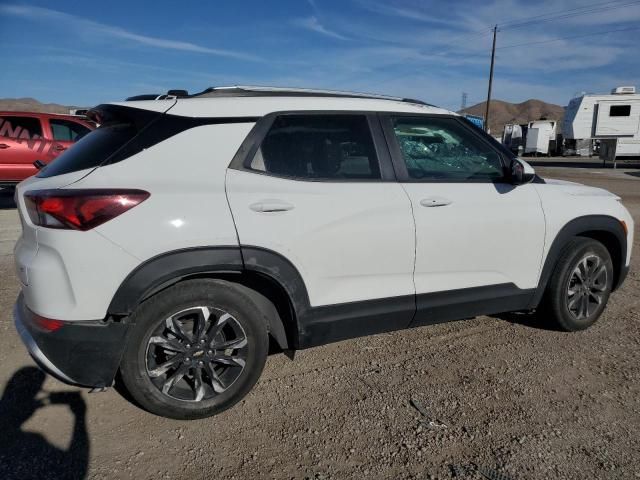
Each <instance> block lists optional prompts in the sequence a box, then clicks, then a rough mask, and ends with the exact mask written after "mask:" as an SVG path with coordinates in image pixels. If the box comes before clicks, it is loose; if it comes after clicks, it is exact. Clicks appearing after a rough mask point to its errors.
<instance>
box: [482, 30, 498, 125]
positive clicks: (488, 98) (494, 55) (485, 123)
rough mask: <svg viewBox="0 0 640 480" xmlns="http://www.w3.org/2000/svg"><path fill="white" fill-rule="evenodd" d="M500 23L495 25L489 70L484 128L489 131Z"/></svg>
mask: <svg viewBox="0 0 640 480" xmlns="http://www.w3.org/2000/svg"><path fill="white" fill-rule="evenodd" d="M497 33H498V25H494V27H493V46H492V47H491V69H490V70H489V91H488V92H487V105H486V109H485V111H484V130H485V132H487V133H488V132H489V107H490V106H491V87H492V86H493V64H494V62H495V59H496V34H497Z"/></svg>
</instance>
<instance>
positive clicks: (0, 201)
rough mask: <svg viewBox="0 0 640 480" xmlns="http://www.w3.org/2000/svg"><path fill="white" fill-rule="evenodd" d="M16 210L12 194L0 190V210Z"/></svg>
mask: <svg viewBox="0 0 640 480" xmlns="http://www.w3.org/2000/svg"><path fill="white" fill-rule="evenodd" d="M6 208H16V202H14V201H13V192H7V191H5V190H0V209H6Z"/></svg>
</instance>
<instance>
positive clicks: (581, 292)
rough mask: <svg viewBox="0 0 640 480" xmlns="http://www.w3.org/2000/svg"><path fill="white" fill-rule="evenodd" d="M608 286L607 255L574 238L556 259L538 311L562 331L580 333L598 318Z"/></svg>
mask: <svg viewBox="0 0 640 480" xmlns="http://www.w3.org/2000/svg"><path fill="white" fill-rule="evenodd" d="M612 285H613V264H612V262H611V255H610V254H609V251H608V250H607V249H606V248H605V246H604V245H602V244H601V243H600V242H598V241H596V240H593V239H590V238H581V237H576V238H575V239H573V240H572V241H571V242H570V243H569V244H568V245H567V246H566V247H565V249H564V251H563V253H562V255H561V256H560V259H559V260H558V263H557V265H556V267H555V270H554V271H553V274H552V275H551V278H550V280H549V283H548V285H547V290H546V292H545V295H544V297H543V299H542V302H541V305H540V309H539V310H540V312H541V313H542V315H543V318H544V319H545V320H546V321H548V322H550V323H551V324H553V325H554V326H556V327H559V328H560V329H562V330H566V331H576V330H583V329H585V328H588V327H589V326H591V325H593V324H594V323H595V322H596V320H598V318H599V317H600V315H601V314H602V312H603V310H604V308H605V306H606V304H607V301H608V300H609V294H610V293H611V288H612Z"/></svg>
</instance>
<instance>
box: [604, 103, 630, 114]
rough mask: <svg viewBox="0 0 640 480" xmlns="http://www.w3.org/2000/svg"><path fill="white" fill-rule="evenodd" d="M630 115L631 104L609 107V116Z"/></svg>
mask: <svg viewBox="0 0 640 480" xmlns="http://www.w3.org/2000/svg"><path fill="white" fill-rule="evenodd" d="M630 115H631V105H611V106H610V107H609V116H610V117H628V116H630Z"/></svg>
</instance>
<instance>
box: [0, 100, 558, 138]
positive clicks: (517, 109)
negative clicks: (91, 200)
mask: <svg viewBox="0 0 640 480" xmlns="http://www.w3.org/2000/svg"><path fill="white" fill-rule="evenodd" d="M71 108H78V107H73V106H69V105H60V104H58V103H42V102H39V101H38V100H36V99H35V98H0V111H7V110H8V111H26V112H48V113H69V109H71ZM458 113H468V114H471V115H478V116H481V117H484V114H485V102H482V103H478V104H477V105H473V106H471V107H468V108H465V109H464V110H461V111H460V112H458ZM563 116H564V107H561V106H560V105H554V104H552V103H546V102H543V101H542V100H535V99H531V100H527V101H526V102H522V103H509V102H505V101H502V100H492V101H491V111H490V112H489V124H490V126H491V132H493V134H494V135H500V134H501V133H502V130H503V129H504V125H505V124H507V123H526V122H529V121H531V120H539V119H541V118H547V119H549V120H558V121H560V120H562V117H563Z"/></svg>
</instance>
